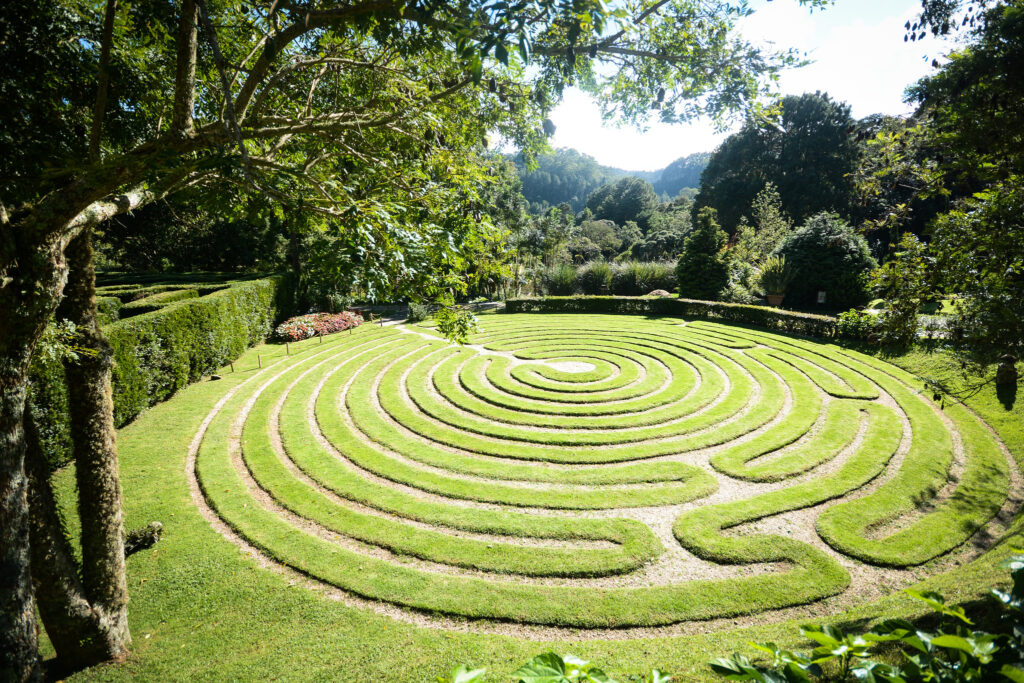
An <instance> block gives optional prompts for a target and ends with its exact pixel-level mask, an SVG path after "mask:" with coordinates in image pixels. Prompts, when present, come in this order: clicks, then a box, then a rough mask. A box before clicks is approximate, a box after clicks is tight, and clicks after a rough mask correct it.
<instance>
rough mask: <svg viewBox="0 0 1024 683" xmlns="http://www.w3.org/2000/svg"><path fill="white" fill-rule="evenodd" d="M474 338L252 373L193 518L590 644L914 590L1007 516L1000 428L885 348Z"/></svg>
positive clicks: (233, 403)
mask: <svg viewBox="0 0 1024 683" xmlns="http://www.w3.org/2000/svg"><path fill="white" fill-rule="evenodd" d="M471 341H472V344H471V345H468V346H465V347H457V346H453V345H451V344H448V343H446V342H445V341H444V340H441V339H439V338H437V337H436V336H434V335H432V333H431V332H430V331H429V330H426V329H424V328H420V327H406V326H398V327H373V326H364V327H362V328H359V329H357V330H356V331H355V332H354V333H351V334H341V335H334V336H333V337H330V338H328V340H327V341H325V342H324V343H312V344H307V345H305V346H302V347H301V351H300V352H294V353H293V354H292V355H291V356H289V357H287V358H282V359H280V360H279V361H277V362H274V363H272V364H268V365H266V366H265V367H263V368H262V369H260V370H258V371H254V372H253V373H252V374H251V376H250V377H249V378H248V379H246V380H245V381H243V382H241V383H240V384H237V385H236V386H235V387H234V388H232V389H231V390H230V391H229V392H228V393H227V394H226V395H225V396H224V397H223V398H222V399H221V400H220V402H219V403H218V404H217V406H216V407H215V408H214V409H213V411H212V412H211V413H210V415H209V416H208V417H207V420H206V421H205V422H204V424H203V427H202V429H201V430H200V432H199V433H198V434H197V435H196V438H195V440H194V442H193V455H194V458H192V459H190V470H191V471H192V472H193V473H194V476H195V478H196V480H197V481H198V483H199V486H200V488H201V492H202V495H201V498H200V499H199V501H198V502H200V504H201V505H202V506H204V508H207V509H208V511H209V512H212V513H213V514H215V515H216V516H217V517H219V518H220V520H222V521H223V522H224V523H226V525H227V526H228V527H230V530H231V531H230V533H231V534H232V535H233V536H234V537H235V538H236V540H240V541H242V542H244V543H245V544H247V545H248V546H251V547H254V548H256V549H258V551H259V552H260V553H261V554H263V555H264V556H266V557H267V558H269V559H270V560H272V561H273V562H274V563H276V564H278V565H284V566H287V567H289V568H291V569H294V570H297V571H299V572H301V573H302V574H305V575H306V576H308V577H310V578H312V579H314V580H316V581H318V582H322V583H324V584H328V585H330V586H333V587H336V588H338V589H341V590H343V591H344V592H345V593H347V594H350V595H355V596H358V597H361V598H366V599H369V600H372V601H375V602H382V603H388V604H390V605H393V606H397V607H399V608H403V609H404V610H408V611H409V613H410V614H415V613H419V614H422V613H430V614H435V615H444V616H446V617H455V618H459V619H464V620H470V622H469V623H472V622H474V621H477V620H482V621H484V622H509V623H513V624H521V625H524V626H525V625H529V626H555V627H567V628H572V629H611V628H629V627H654V626H666V625H670V624H679V623H681V622H687V621H692V620H709V619H715V618H721V617H734V616H738V615H748V614H756V613H760V612H764V611H767V610H776V609H781V608H786V607H792V606H796V605H801V604H805V603H809V602H813V601H818V600H822V599H824V598H828V597H830V596H841V595H843V594H849V595H854V596H856V595H860V594H858V593H857V591H858V590H862V592H863V591H866V592H864V593H863V594H865V595H866V594H869V593H870V590H868V589H870V588H871V587H873V586H874V587H877V586H876V584H878V583H879V582H881V581H882V580H883V578H884V579H885V580H886V581H891V580H892V577H893V576H896V580H897V581H903V582H904V585H906V584H909V583H911V582H912V581H913V580H914V579H915V578H917V577H920V576H921V575H922V572H925V573H927V572H928V571H941V569H942V562H941V561H940V562H931V561H932V560H933V559H935V558H938V557H940V556H950V557H956V558H960V560H962V559H965V558H969V557H971V556H973V555H975V554H977V553H979V552H981V551H982V550H983V549H984V542H983V541H984V538H983V537H987V536H988V535H991V533H992V528H991V527H992V526H993V525H995V524H996V522H995V521H994V518H995V517H996V516H997V514H998V513H999V512H1000V510H1001V509H1003V508H1009V507H1010V503H1008V502H1007V501H1008V497H1009V495H1010V489H1011V487H1013V486H1015V485H1016V484H1015V482H1016V481H1017V475H1016V474H1013V475H1012V476H1011V468H1010V464H1009V461H1008V459H1007V455H1006V453H1005V450H1004V449H1003V447H1002V445H1001V444H1000V443H999V442H998V441H997V440H996V439H995V438H994V436H993V434H992V432H991V431H990V430H989V429H988V427H987V426H986V425H985V424H983V423H982V422H981V421H980V420H978V419H977V418H976V417H975V416H974V415H973V414H972V413H970V412H969V411H968V410H966V409H965V408H963V407H962V406H960V405H946V406H945V407H943V408H942V409H940V407H939V406H937V405H936V404H934V403H933V402H932V401H931V400H930V399H929V398H928V397H927V396H926V395H924V394H922V393H921V390H920V383H919V382H915V381H914V379H913V378H912V377H911V376H910V375H908V374H906V373H904V372H903V371H901V370H899V369H897V368H895V367H893V366H891V365H888V364H886V363H883V362H881V361H879V360H877V359H874V358H871V357H868V356H863V355H860V354H856V353H853V352H849V351H844V350H841V349H839V348H837V347H834V346H827V345H822V344H817V343H813V342H810V341H806V340H801V339H795V338H789V337H784V336H780V335H775V334H770V333H767V332H759V331H752V330H748V329H741V328H736V327H730V326H728V325H722V324H716V323H712V322H703V321H697V322H692V323H688V324H685V325H684V324H681V323H679V322H678V321H672V320H648V319H642V318H634V317H626V316H584V315H569V316H558V315H544V316H537V315H507V316H500V315H496V316H487V320H486V323H485V325H484V327H483V329H482V331H481V332H480V333H479V334H477V335H476V336H475V337H474V338H473V339H472V340H471ZM1004 512H1005V510H1004ZM969 541H970V542H969ZM958 561H959V560H958ZM925 563H929V564H928V565H927V566H926V567H925V568H924V569H917V570H915V571H913V572H911V571H903V570H905V569H906V568H909V567H917V566H919V565H924V564H925ZM901 571H902V572H903V573H902V574H901Z"/></svg>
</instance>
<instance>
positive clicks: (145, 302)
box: [118, 289, 200, 320]
mask: <svg viewBox="0 0 1024 683" xmlns="http://www.w3.org/2000/svg"><path fill="white" fill-rule="evenodd" d="M198 298H200V295H199V292H198V291H197V290H195V289H172V290H170V291H167V292H160V293H159V294H151V295H149V296H147V297H145V298H142V299H136V300H135V301H130V302H128V303H126V304H125V305H123V306H121V308H120V309H119V310H118V317H120V318H121V319H122V320H123V319H124V318H131V317H132V316H136V315H142V314H143V313H152V312H153V311H159V310H160V309H161V308H166V307H167V306H170V305H171V304H173V303H175V302H177V301H184V300H185V299H198Z"/></svg>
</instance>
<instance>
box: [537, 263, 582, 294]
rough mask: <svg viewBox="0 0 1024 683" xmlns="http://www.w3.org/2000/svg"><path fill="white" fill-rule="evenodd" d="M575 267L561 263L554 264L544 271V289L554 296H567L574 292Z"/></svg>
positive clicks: (575, 284)
mask: <svg viewBox="0 0 1024 683" xmlns="http://www.w3.org/2000/svg"><path fill="white" fill-rule="evenodd" d="M577 284H578V283H577V281H576V269H575V268H574V267H573V266H570V265H566V264H564V263H563V264H562V265H560V266H555V267H554V268H551V269H549V270H547V271H545V273H544V278H543V285H544V289H545V290H546V291H547V292H549V293H550V294H554V295H555V296H567V295H570V294H574V293H575V292H576V286H577Z"/></svg>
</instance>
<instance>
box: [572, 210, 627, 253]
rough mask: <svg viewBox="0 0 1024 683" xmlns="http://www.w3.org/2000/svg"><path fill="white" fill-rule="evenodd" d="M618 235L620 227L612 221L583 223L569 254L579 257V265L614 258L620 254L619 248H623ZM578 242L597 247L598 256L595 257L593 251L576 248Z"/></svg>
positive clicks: (577, 229) (576, 232) (578, 227)
mask: <svg viewBox="0 0 1024 683" xmlns="http://www.w3.org/2000/svg"><path fill="white" fill-rule="evenodd" d="M617 233H618V227H617V226H616V225H615V223H613V222H612V221H609V220H590V221H583V222H582V223H580V224H579V226H577V228H576V230H575V235H574V238H573V240H571V241H570V242H569V246H568V248H569V253H571V254H573V255H574V257H577V258H576V259H575V260H577V261H578V262H579V263H586V262H587V261H593V260H595V258H601V257H604V258H606V259H608V258H612V257H614V256H615V255H616V254H617V253H619V247H621V246H622V238H621V237H619V235H618V234H617ZM576 240H581V241H582V242H583V243H586V244H592V245H594V246H595V247H597V250H598V253H597V255H596V256H594V255H593V254H592V251H588V250H584V249H581V248H579V247H578V246H574V243H575V242H576Z"/></svg>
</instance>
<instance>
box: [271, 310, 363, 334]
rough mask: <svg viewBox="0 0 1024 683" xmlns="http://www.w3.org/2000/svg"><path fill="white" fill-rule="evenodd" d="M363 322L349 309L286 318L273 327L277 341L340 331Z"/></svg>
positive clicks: (359, 316) (361, 317) (360, 317)
mask: <svg viewBox="0 0 1024 683" xmlns="http://www.w3.org/2000/svg"><path fill="white" fill-rule="evenodd" d="M362 324H363V316H361V315H359V314H358V313H352V312H351V311H342V312H341V313H310V314H308V315H299V316H296V317H294V318H288V320H285V321H284V322H283V323H281V324H280V325H278V326H277V327H276V328H275V329H274V335H273V338H274V339H275V340H277V341H301V340H303V339H309V338H310V337H317V336H319V337H322V336H324V335H325V334H333V333H335V332H342V331H343V330H349V329H352V328H353V327H358V326H359V325H362Z"/></svg>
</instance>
